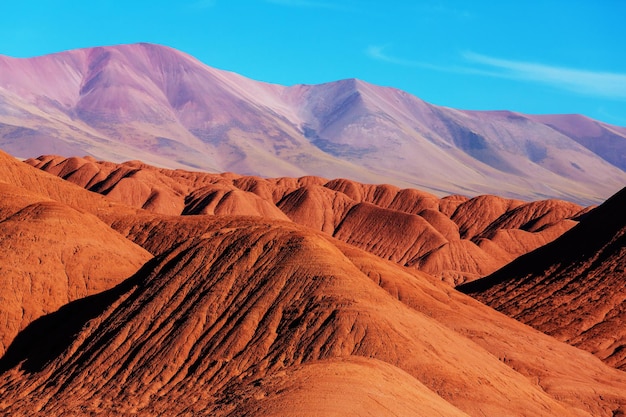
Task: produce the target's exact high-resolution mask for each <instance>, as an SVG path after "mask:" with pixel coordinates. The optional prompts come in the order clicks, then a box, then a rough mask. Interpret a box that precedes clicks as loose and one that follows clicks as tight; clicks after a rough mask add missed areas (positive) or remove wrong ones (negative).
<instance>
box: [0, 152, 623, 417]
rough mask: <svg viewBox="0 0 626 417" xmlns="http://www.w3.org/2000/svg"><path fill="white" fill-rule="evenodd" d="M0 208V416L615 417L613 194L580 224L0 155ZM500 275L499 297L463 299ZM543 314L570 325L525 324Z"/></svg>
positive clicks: (513, 210)
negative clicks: (531, 300)
mask: <svg viewBox="0 0 626 417" xmlns="http://www.w3.org/2000/svg"><path fill="white" fill-rule="evenodd" d="M0 193H2V198H1V199H0V224H2V227H1V228H0V233H1V234H2V235H1V236H2V237H1V238H0V244H2V245H3V249H4V250H3V255H2V256H3V260H2V262H1V263H0V271H1V274H0V279H1V280H2V281H1V282H2V283H1V288H2V291H1V292H0V296H1V297H2V303H1V304H0V306H1V307H0V308H1V309H2V310H1V311H0V314H1V316H0V317H1V318H2V322H3V323H5V324H4V325H3V326H2V327H1V330H2V334H0V340H1V341H2V349H3V353H4V355H3V356H2V358H1V359H0V410H1V411H0V413H3V414H5V415H11V416H20V415H24V416H27V415H33V414H36V415H47V416H48V415H53V416H70V415H95V414H98V415H122V416H124V415H127V416H130V415H139V416H152V415H181V416H182V415H211V416H249V415H254V416H278V415H297V416H319V415H326V416H333V415H337V416H339V415H341V416H346V415H354V416H364V415H372V416H382V415H390V416H391V415H402V416H420V415H421V416H432V415H441V416H457V415H458V416H483V415H489V416H495V415H512V416H594V417H595V416H618V415H624V413H626V374H625V373H624V371H623V370H621V368H623V366H622V364H623V359H621V358H622V357H621V356H619V354H617V353H615V352H619V351H620V350H621V349H619V348H618V345H619V343H617V345H615V348H614V349H613V352H614V353H613V354H607V352H608V353H610V349H608V347H607V346H608V345H607V342H606V341H605V340H606V338H608V337H609V336H608V335H610V334H611V333H612V334H613V335H614V337H615V338H616V340H618V341H619V340H621V339H619V337H621V336H620V335H619V333H616V332H617V330H618V329H620V328H621V327H620V324H619V323H620V322H619V320H620V318H621V316H620V313H619V311H621V310H620V309H621V304H622V303H623V300H622V298H620V295H619V294H620V291H619V288H622V287H623V282H621V281H623V278H624V276H623V265H622V263H623V262H622V258H623V256H620V255H623V253H622V252H623V247H622V246H623V244H622V243H620V242H621V240H620V239H621V236H622V234H623V230H624V228H623V221H622V219H621V217H622V216H621V213H622V212H623V206H624V198H623V196H624V193H623V192H622V193H620V194H618V195H616V196H615V197H614V198H612V199H610V200H609V201H607V202H606V203H605V204H603V205H600V206H599V207H597V208H594V207H583V206H579V205H576V204H573V203H569V202H565V201H559V200H543V201H535V202H524V201H521V200H511V199H506V198H501V197H496V196H493V195H484V196H479V197H474V198H468V197H462V196H459V195H456V196H449V197H443V198H440V197H437V196H435V195H433V194H430V193H428V192H424V191H420V190H417V189H410V188H405V189H401V188H398V187H396V186H392V185H366V184H361V183H358V182H355V181H349V180H345V179H325V178H321V177H312V176H306V177H300V178H287V177H281V178H274V179H271V178H259V177H253V176H243V175H237V174H206V173H200V172H191V171H183V170H167V169H162V168H154V167H151V166H149V165H146V164H143V163H140V162H129V163H124V164H116V163H111V162H102V161H97V160H95V159H94V158H82V157H74V158H65V157H57V156H44V157H41V158H38V159H31V160H28V161H24V162H22V161H19V160H17V159H15V158H13V157H12V156H10V155H8V154H5V153H0ZM607 218H609V219H614V220H611V221H608V222H603V221H602V220H603V219H607ZM548 242H552V243H550V244H549V245H548V246H543V247H541V246H542V245H544V244H545V243H548ZM564 242H565V243H564ZM567 242H570V243H567ZM567 244H569V245H570V246H569V249H567V248H565V249H563V248H564V247H565V246H563V245H567ZM540 247H541V248H540ZM572 247H573V248H574V249H575V250H574V249H572ZM537 248H539V249H537ZM535 249H537V250H535ZM533 250H534V251H533ZM531 251H532V252H531ZM544 251H554V252H553V253H551V254H549V255H542V253H543V252H544ZM529 252H530V253H529ZM523 254H526V255H524V256H523V257H521V258H518V261H517V262H515V261H514V262H513V263H511V264H508V266H505V265H506V264H507V263H509V262H510V261H511V260H513V259H515V258H516V257H518V256H519V255H523ZM594 254H596V255H594ZM563 256H565V257H563ZM567 256H569V258H568V257H567ZM529 259H530V260H532V261H529ZM533 259H540V260H533ZM551 265H556V266H551ZM558 265H561V266H560V267H559V266H558ZM568 265H571V268H574V266H575V265H580V268H578V266H577V267H576V268H578V269H576V268H575V269H573V270H571V271H570V270H566V269H567V268H568ZM620 265H621V266H620ZM502 266H504V268H505V269H502V270H500V271H506V270H507V268H513V269H514V270H515V271H519V277H520V278H516V275H513V274H510V273H507V275H506V277H505V278H506V279H505V278H498V277H499V275H498V274H500V273H501V272H495V274H494V275H491V276H490V277H488V278H486V281H484V279H479V278H481V277H483V276H485V275H488V274H490V273H491V272H494V271H496V269H498V268H500V267H502ZM559 268H561V269H559ZM620 268H621V269H620ZM544 270H545V271H550V273H551V274H552V275H550V277H549V278H548V277H546V278H544V276H545V274H544V273H543V272H541V271H544ZM620 271H621V272H620ZM542 274H544V275H542ZM585 274H586V275H585ZM620 274H621V275H620ZM531 275H532V276H533V277H538V278H532V279H531V278H528V276H531ZM602 277H604V278H602ZM466 281H473V282H472V283H469V284H465V285H464V286H463V287H462V288H463V289H464V291H465V288H466V287H467V286H472V285H475V286H477V287H476V288H483V287H484V288H483V291H482V292H481V294H480V295H478V296H479V297H481V299H483V300H485V301H486V302H488V303H492V302H493V300H494V299H499V300H501V301H502V304H503V305H506V304H507V302H508V301H507V300H508V299H507V298H506V297H502V296H501V295H494V296H493V297H492V296H491V295H490V294H492V293H489V292H485V291H487V290H486V289H491V290H492V291H495V290H497V289H498V288H500V287H498V286H497V284H500V285H502V283H504V284H506V283H507V282H508V281H511V282H515V283H516V284H515V285H514V286H512V285H513V284H509V286H512V289H506V288H505V289H504V291H508V292H505V295H506V296H509V298H510V299H511V302H510V304H511V305H522V306H523V305H524V304H520V303H528V301H527V299H525V298H524V294H525V293H526V294H534V293H536V292H537V291H539V283H541V282H543V287H544V289H545V290H546V291H545V294H546V296H545V297H544V298H536V300H537V303H538V306H537V307H535V306H533V307H532V308H533V309H534V308H538V310H537V311H539V312H540V313H541V314H540V315H541V316H542V317H549V316H550V315H551V316H552V317H555V318H558V319H559V321H558V324H559V326H560V327H559V330H558V331H554V330H553V329H554V327H542V325H541V323H538V322H535V321H533V317H531V316H525V315H524V314H519V313H518V312H515V311H513V310H507V309H506V308H503V307H501V306H499V305H497V306H496V307H497V308H499V309H501V310H502V311H503V312H505V313H506V314H507V315H511V316H514V317H517V318H519V319H520V320H522V321H524V322H528V323H529V324H531V325H532V326H534V327H537V328H538V329H539V330H543V331H546V332H547V333H548V334H546V333H543V332H541V331H539V330H536V329H533V328H532V327H529V326H527V325H526V324H523V323H522V322H520V321H518V320H516V319H515V318H511V317H508V316H507V315H504V314H502V313H500V312H498V311H496V310H494V309H492V308H491V307H489V306H487V305H484V304H482V303H480V302H478V301H476V300H475V299H473V298H471V297H470V296H468V295H465V294H463V293H462V292H459V291H457V290H455V289H454V285H455V284H457V283H460V282H466ZM559 281H561V282H563V285H560V286H559V289H562V291H561V292H559V289H557V288H556V287H552V286H551V284H550V282H555V283H558V282H559ZM526 282H528V284H526ZM573 284H575V286H572V285H573ZM600 284H602V285H600ZM566 285H570V286H571V289H568V288H565V286H566ZM526 286H527V287H526ZM622 292H623V291H622ZM493 294H496V293H495V292H494V293H493ZM607 294H610V297H608V296H607ZM556 296H558V303H560V305H563V306H571V307H572V308H565V310H558V309H556V308H554V307H553V308H552V309H550V308H548V309H546V310H542V308H543V307H541V306H540V305H539V304H542V303H543V304H545V305H552V306H555V305H557V301H556V300H557V299H556V298H554V297H556ZM568 297H569V298H568ZM586 297H587V298H586ZM516 299H517V300H521V301H515V300H516ZM620 300H622V301H620ZM598 301H602V302H601V303H599V302H598ZM604 312H608V313H606V314H605V313H604ZM603 314H604V315H603ZM590 320H591V321H590ZM544 321H545V322H550V320H549V319H548V320H544ZM583 321H584V322H585V323H586V326H587V327H586V328H582V330H581V327H580V326H578V327H577V326H576V324H578V323H581V322H583ZM552 322H553V323H555V321H554V320H552ZM589 326H591V327H589ZM589 328H595V331H594V332H589V331H588V329H589ZM596 334H597V335H598V336H597V337H596V336H594V335H596ZM566 342H567V343H566ZM599 346H603V347H604V350H602V349H598V347H599ZM607 349H608V350H607ZM594 354H595V355H596V356H594ZM601 359H604V360H605V362H603V361H602V360H601Z"/></svg>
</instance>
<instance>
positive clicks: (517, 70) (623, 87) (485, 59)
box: [463, 52, 626, 99]
mask: <svg viewBox="0 0 626 417" xmlns="http://www.w3.org/2000/svg"><path fill="white" fill-rule="evenodd" d="M463 57H464V58H465V59H466V60H467V61H469V62H472V63H475V64H479V65H483V66H485V67H488V68H489V69H490V70H491V71H495V75H496V76H498V77H501V78H509V79H514V80H522V81H531V82H538V83H542V84H548V85H552V86H554V87H558V88H561V89H564V90H568V91H573V92H577V93H581V94H586V95H595V96H602V97H610V98H618V99H626V74H621V73H614V72H605V71H589V70H581V69H578V68H568V67H559V66H552V65H545V64H540V63H535V62H525V61H513V60H508V59H501V58H495V57H490V56H487V55H481V54H477V53H474V52H466V53H464V54H463Z"/></svg>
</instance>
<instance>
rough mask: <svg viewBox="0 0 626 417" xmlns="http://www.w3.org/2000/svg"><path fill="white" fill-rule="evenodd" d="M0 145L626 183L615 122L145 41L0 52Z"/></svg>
mask: <svg viewBox="0 0 626 417" xmlns="http://www.w3.org/2000/svg"><path fill="white" fill-rule="evenodd" d="M0 148H2V149H3V150H5V151H7V152H9V153H12V154H13V155H16V156H19V157H33V156H39V155H41V154H50V153H54V154H60V155H64V156H72V155H79V156H82V155H91V156H94V157H96V158H102V159H107V160H111V161H118V162H120V161H124V160H129V159H140V160H143V161H145V162H147V163H150V164H154V165H159V166H165V167H170V168H184V169H194V170H198V169H201V170H207V171H216V172H217V171H219V172H221V171H234V172H237V173H240V174H253V175H263V176H272V177H275V176H302V175H320V176H324V177H327V178H332V177H347V178H351V179H354V180H358V181H361V182H371V183H392V184H395V185H398V186H401V187H417V188H421V189H425V190H428V191H431V192H434V193H436V194H439V195H442V194H450V193H458V194H464V195H476V194H484V193H493V194H498V195H502V196H507V197H516V198H523V199H538V198H551V197H554V198H562V199H568V200H572V201H576V202H578V203H583V204H589V203H597V202H600V201H603V200H604V199H606V198H608V197H609V196H610V195H612V194H613V193H615V192H616V191H617V190H619V189H620V188H622V187H623V186H624V184H626V172H625V170H626V128H623V127H617V126H611V125H608V124H605V123H601V122H598V121H595V120H592V119H589V118H586V117H584V116H580V115H546V116H529V115H524V114H520V113H512V112H507V111H501V112H477V111H461V110H455V109H451V108H447V107H439V106H434V105H431V104H428V103H426V102H424V101H422V100H420V99H418V98H416V97H414V96H412V95H410V94H408V93H406V92H403V91H400V90H397V89H393V88H387V87H380V86H376V85H372V84H368V83H366V82H363V81H360V80H356V79H348V80H342V81H337V82H332V83H327V84H321V85H295V86H291V87H285V86H280V85H273V84H267V83H262V82H257V81H253V80H250V79H247V78H245V77H243V76H240V75H237V74H235V73H232V72H227V71H222V70H218V69H215V68H211V67H209V66H207V65H205V64H203V63H201V62H199V61H198V60H196V59H194V58H193V57H191V56H189V55H186V54H184V53H182V52H179V51H176V50H174V49H171V48H167V47H163V46H157V45H151V44H134V45H121V46H111V47H98V48H90V49H80V50H74V51H68V52H62V53H57V54H52V55H46V56H41V57H36V58H28V59H17V58H10V57H3V56H0Z"/></svg>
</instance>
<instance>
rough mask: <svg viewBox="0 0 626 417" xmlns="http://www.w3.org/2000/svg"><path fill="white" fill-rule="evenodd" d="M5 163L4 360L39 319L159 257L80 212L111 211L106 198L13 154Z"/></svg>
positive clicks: (1, 227) (0, 276)
mask: <svg viewBox="0 0 626 417" xmlns="http://www.w3.org/2000/svg"><path fill="white" fill-rule="evenodd" d="M0 159H1V162H0V164H1V165H0V323H2V327H1V328H0V355H2V354H4V352H5V351H6V349H7V347H8V346H9V344H10V343H11V342H12V341H13V339H14V338H15V336H16V335H17V334H18V332H19V331H21V330H23V329H24V328H25V327H26V326H27V325H29V324H30V323H31V322H33V320H35V319H37V318H39V317H41V316H43V315H45V314H49V313H52V312H54V311H56V310H57V309H58V308H59V307H61V306H63V305H64V304H66V303H68V302H70V301H74V300H77V299H79V298H83V297H85V296H88V295H92V294H96V293H99V292H101V291H103V290H107V289H110V288H112V287H114V286H116V285H117V284H119V283H120V282H122V281H123V280H124V279H126V278H128V277H130V276H131V275H133V274H134V273H135V272H136V271H137V269H138V268H139V267H140V266H141V265H143V264H144V263H145V262H146V261H147V260H148V259H150V258H151V255H150V254H149V253H148V252H146V251H145V250H143V249H141V248H140V247H139V246H137V245H135V244H133V243H132V242H130V241H128V240H126V239H124V238H123V237H122V236H121V235H120V234H119V233H117V232H115V231H114V230H112V229H111V228H110V227H109V226H108V225H106V224H105V223H104V222H102V221H101V220H100V219H98V218H97V217H96V216H94V215H92V214H90V213H88V212H85V211H83V210H82V209H80V207H79V206H80V205H82V203H84V206H85V207H86V208H88V209H91V208H94V207H97V206H100V208H101V209H102V210H105V207H108V205H107V202H106V201H105V199H104V198H102V197H101V196H99V195H95V194H93V195H92V193H89V192H86V191H85V190H83V189H81V188H79V187H76V186H74V185H73V184H70V183H67V182H65V181H62V180H59V179H58V178H56V177H53V176H50V175H47V174H45V173H43V172H38V171H36V170H32V169H30V167H28V166H27V165H25V164H23V163H22V162H18V161H17V160H14V159H13V158H11V157H10V156H8V155H6V154H0ZM81 195H82V197H83V198H80V196H81ZM91 197H93V198H91ZM55 198H56V199H58V200H64V201H66V202H67V203H70V204H73V205H74V204H78V206H75V207H74V208H72V207H70V206H69V205H67V204H65V203H63V202H60V201H58V200H55ZM79 201H80V202H81V203H79ZM111 205H112V206H114V203H113V204H111ZM122 213H124V210H120V214H122Z"/></svg>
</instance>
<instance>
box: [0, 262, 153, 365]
mask: <svg viewBox="0 0 626 417" xmlns="http://www.w3.org/2000/svg"><path fill="white" fill-rule="evenodd" d="M155 262H156V258H153V259H152V260H150V261H148V262H147V263H146V264H145V265H144V266H143V267H142V268H141V269H140V270H139V271H138V272H137V273H136V274H135V275H133V276H132V277H130V278H128V279H127V280H125V281H123V282H122V283H120V284H118V285H117V286H115V287H113V288H111V289H110V290H106V291H103V292H101V293H98V294H94V295H91V296H88V297H85V298H81V299H79V300H76V301H72V302H70V303H68V304H66V305H64V306H63V307H61V308H60V309H59V310H57V311H55V312H54V313H50V314H48V315H45V316H43V317H40V318H38V319H37V320H35V321H33V322H32V323H31V324H29V325H28V326H27V327H26V328H25V329H24V330H22V331H21V332H20V333H19V334H18V335H17V336H16V337H15V339H14V340H13V343H11V345H10V346H9V348H8V349H7V351H6V353H5V354H4V356H3V357H2V358H0V373H3V372H6V371H8V370H9V369H11V368H14V367H16V366H18V365H20V363H21V369H23V370H24V371H25V372H29V373H35V372H39V371H41V370H42V369H43V367H44V366H45V365H46V364H47V363H49V362H50V361H52V360H54V359H55V358H57V357H58V356H59V355H60V354H61V353H63V351H64V350H65V349H67V348H68V347H69V346H70V344H71V343H72V341H73V340H74V337H75V336H76V335H77V334H78V333H79V332H80V330H81V329H82V328H83V327H84V326H85V324H86V323H87V322H88V321H89V320H91V319H93V318H95V317H97V316H98V315H100V314H102V313H103V312H104V311H105V310H106V309H107V308H108V307H109V306H110V305H111V304H113V303H114V302H115V301H116V300H117V299H118V298H119V297H120V296H121V295H122V294H124V293H126V292H127V291H129V290H131V289H132V288H133V287H134V286H136V285H138V284H139V283H141V282H142V280H143V278H145V276H146V275H147V274H149V273H150V272H151V271H152V270H153V269H154V266H155Z"/></svg>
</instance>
